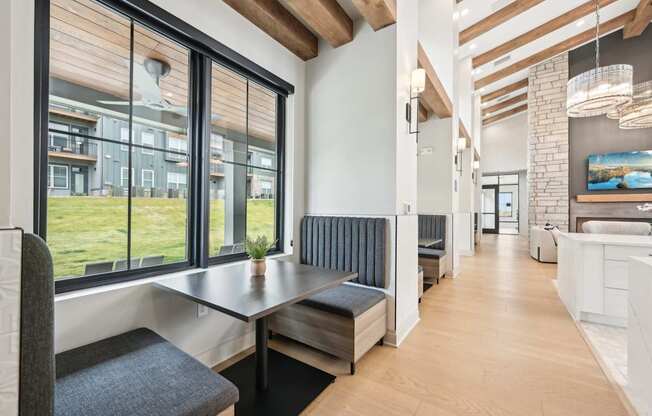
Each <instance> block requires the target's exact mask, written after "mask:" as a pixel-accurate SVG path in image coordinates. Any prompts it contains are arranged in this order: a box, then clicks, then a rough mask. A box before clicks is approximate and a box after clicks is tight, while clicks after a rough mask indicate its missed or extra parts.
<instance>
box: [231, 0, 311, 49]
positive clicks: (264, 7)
mask: <svg viewBox="0 0 652 416" xmlns="http://www.w3.org/2000/svg"><path fill="white" fill-rule="evenodd" d="M224 3H226V4H228V5H229V6H231V7H232V8H233V9H234V10H235V11H237V12H238V13H240V14H241V15H242V16H244V17H245V18H246V19H247V20H249V21H250V22H252V23H253V24H255V25H256V26H258V27H259V28H260V29H261V30H263V31H264V32H265V33H267V34H268V35H269V36H271V37H272V38H274V39H276V41H278V42H279V43H280V44H282V45H283V46H285V47H286V48H288V49H289V50H290V51H292V52H293V53H294V54H295V55H297V56H298V57H299V58H301V59H303V60H304V61H307V60H308V59H311V58H314V57H316V56H317V53H318V46H317V44H318V41H317V37H316V36H315V35H313V34H312V32H310V30H308V29H307V28H306V27H305V26H304V25H303V24H302V23H301V22H300V21H299V20H298V19H297V18H296V17H294V16H293V15H292V14H291V13H290V12H289V11H287V9H285V7H283V5H281V3H279V2H278V0H246V1H242V0H224Z"/></svg>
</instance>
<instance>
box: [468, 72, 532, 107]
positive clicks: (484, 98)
mask: <svg viewBox="0 0 652 416" xmlns="http://www.w3.org/2000/svg"><path fill="white" fill-rule="evenodd" d="M527 87H528V79H527V78H524V79H522V80H520V81H516V82H515V83H513V84H509V85H508V86H506V87H503V88H500V89H498V90H496V91H493V92H490V93H489V94H486V95H483V96H482V98H481V99H480V101H481V102H483V103H488V102H489V101H493V100H495V99H496V98H499V97H502V96H503V95H505V94H509V93H510V92H514V91H518V90H520V89H523V88H527Z"/></svg>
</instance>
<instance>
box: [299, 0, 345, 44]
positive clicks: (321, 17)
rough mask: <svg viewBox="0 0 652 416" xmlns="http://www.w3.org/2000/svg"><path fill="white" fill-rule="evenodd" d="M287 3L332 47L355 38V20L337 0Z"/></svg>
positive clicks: (306, 0) (300, 0)
mask: <svg viewBox="0 0 652 416" xmlns="http://www.w3.org/2000/svg"><path fill="white" fill-rule="evenodd" d="M287 5H288V7H289V8H290V9H291V10H292V11H293V12H294V14H295V15H298V16H300V17H301V18H302V19H303V20H304V21H305V22H306V23H307V24H308V26H310V28H311V29H312V30H313V31H315V32H317V34H318V35H319V36H321V37H322V38H324V39H325V40H326V41H327V42H328V43H329V44H330V45H331V46H332V47H334V48H337V47H338V46H342V45H344V44H345V43H349V42H351V41H352V40H353V21H352V20H351V18H350V17H349V15H347V14H346V12H345V11H344V9H342V6H340V5H339V3H338V2H337V1H336V0H287Z"/></svg>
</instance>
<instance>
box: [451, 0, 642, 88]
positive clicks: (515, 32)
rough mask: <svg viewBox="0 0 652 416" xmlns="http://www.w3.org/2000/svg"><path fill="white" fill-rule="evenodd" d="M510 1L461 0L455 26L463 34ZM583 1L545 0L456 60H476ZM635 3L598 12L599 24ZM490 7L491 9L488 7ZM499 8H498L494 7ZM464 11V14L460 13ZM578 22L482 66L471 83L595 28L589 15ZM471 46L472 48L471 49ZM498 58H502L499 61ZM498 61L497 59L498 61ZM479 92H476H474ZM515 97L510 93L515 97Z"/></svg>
mask: <svg viewBox="0 0 652 416" xmlns="http://www.w3.org/2000/svg"><path fill="white" fill-rule="evenodd" d="M513 1H514V0H493V1H492V0H463V1H462V2H460V3H459V4H458V5H457V11H458V14H459V17H458V25H459V27H460V30H463V29H465V28H467V27H469V26H471V25H472V24H474V23H476V22H478V21H480V20H482V19H485V18H486V17H488V16H489V15H491V14H492V13H494V12H495V11H496V10H498V9H500V8H502V7H504V6H506V5H508V4H509V3H511V2H513ZM586 1H587V0H545V1H543V2H542V3H540V4H538V5H537V6H534V7H532V8H531V9H529V10H527V11H525V12H523V13H521V14H520V15H518V16H515V17H513V18H512V19H509V20H508V21H506V22H505V23H503V24H501V25H499V26H497V27H495V28H493V29H492V30H490V31H489V32H487V33H484V34H482V35H480V36H478V37H477V38H475V39H473V40H471V41H470V42H468V43H466V44H465V45H462V46H461V47H460V48H459V49H458V51H457V57H458V58H459V59H464V58H466V57H469V56H477V55H480V54H482V53H483V52H487V51H489V50H491V49H493V48H495V47H496V46H499V45H501V44H503V43H505V42H507V41H509V40H511V39H513V38H515V37H517V36H519V35H521V34H523V33H525V32H527V31H529V30H531V29H534V28H535V27H537V26H539V25H542V24H544V23H545V22H547V21H549V20H551V19H554V18H555V17H558V16H560V15H562V14H564V13H566V12H568V11H569V10H571V9H574V8H576V7H578V6H580V5H581V4H583V3H585V2H586ZM637 4H638V0H617V1H615V2H614V3H612V4H610V5H609V6H606V7H603V8H601V11H600V21H601V22H605V21H607V20H609V19H612V18H614V17H617V16H619V15H621V14H623V13H626V12H628V11H629V10H632V9H634V8H635V7H636V5H637ZM492 6H493V7H492ZM497 6H500V7H497ZM463 11H464V12H463ZM580 20H583V24H581V25H579V24H578V21H576V22H573V23H571V24H569V25H567V26H565V27H562V28H560V29H558V30H556V31H554V32H552V33H549V34H548V35H545V36H543V37H541V38H539V39H537V40H535V41H533V42H530V43H528V44H527V45H525V46H522V47H520V48H517V49H515V50H513V51H511V52H510V53H509V56H510V58H509V60H507V61H505V62H501V63H500V65H498V66H496V65H494V62H490V63H488V64H485V65H482V66H481V67H479V68H478V69H477V70H476V73H475V75H474V79H476V80H477V79H480V78H483V77H485V76H487V75H489V74H491V73H493V72H495V71H498V70H500V69H503V68H505V67H508V66H510V65H512V64H513V63H515V62H518V61H520V60H521V59H525V58H527V57H529V56H531V55H533V54H535V53H537V52H540V51H542V50H544V49H546V48H548V47H550V46H553V45H555V44H557V43H559V42H562V41H564V40H566V39H568V38H569V37H572V36H574V35H577V34H579V33H581V32H583V31H585V30H588V29H589V28H591V27H595V15H594V14H591V15H589V16H586V17H584V18H582V19H580ZM471 45H473V46H471ZM501 58H502V57H501ZM501 58H498V59H501ZM526 76H527V71H521V72H520V73H518V74H514V75H511V76H509V77H507V78H505V79H503V80H500V81H497V82H495V83H493V84H491V85H489V86H487V87H486V88H485V90H484V91H482V94H486V93H488V92H491V91H494V90H496V89H499V88H502V87H504V86H506V85H508V84H511V83H513V82H516V81H519V80H521V79H523V78H525V77H526ZM478 92H479V91H478ZM515 94H517V93H512V95H515Z"/></svg>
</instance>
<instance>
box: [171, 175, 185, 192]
mask: <svg viewBox="0 0 652 416" xmlns="http://www.w3.org/2000/svg"><path fill="white" fill-rule="evenodd" d="M185 185H186V174H185V173H176V172H168V189H180V188H182V187H184V186H185Z"/></svg>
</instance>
